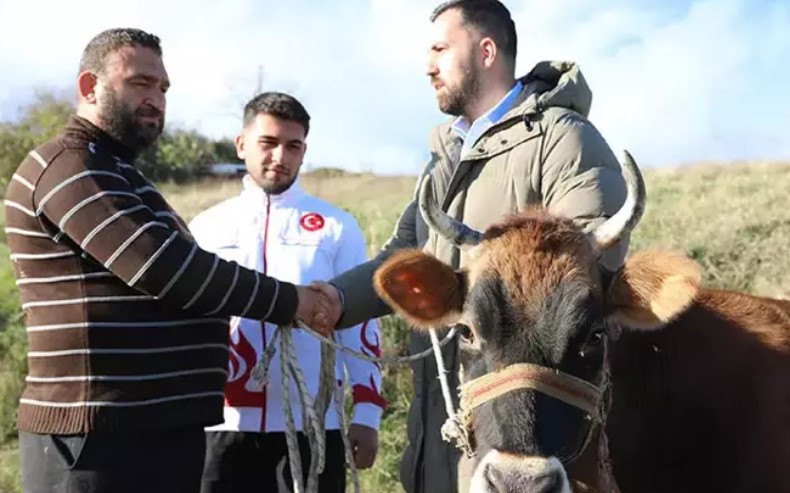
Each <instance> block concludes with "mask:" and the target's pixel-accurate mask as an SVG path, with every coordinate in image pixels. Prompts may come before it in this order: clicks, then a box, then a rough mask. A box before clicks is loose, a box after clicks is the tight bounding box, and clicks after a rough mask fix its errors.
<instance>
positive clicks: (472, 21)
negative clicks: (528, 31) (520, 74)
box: [431, 0, 518, 67]
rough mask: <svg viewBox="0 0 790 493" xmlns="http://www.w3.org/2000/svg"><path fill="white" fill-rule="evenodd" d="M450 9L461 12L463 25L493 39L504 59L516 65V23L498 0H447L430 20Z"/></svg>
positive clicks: (437, 8)
mask: <svg viewBox="0 0 790 493" xmlns="http://www.w3.org/2000/svg"><path fill="white" fill-rule="evenodd" d="M450 9H457V10H459V11H460V12H461V19H462V20H463V23H464V25H466V26H467V27H474V28H475V29H477V30H478V31H479V32H480V34H482V35H483V36H485V37H489V38H491V39H493V40H494V43H496V45H497V48H498V49H499V51H500V52H501V53H502V54H504V55H505V59H507V60H508V61H509V62H510V64H511V66H512V67H515V66H516V45H517V44H518V39H517V37H516V25H515V23H514V22H513V19H512V18H511V17H510V11H509V10H508V9H507V7H505V6H504V5H503V4H502V3H501V2H499V1H498V0H449V1H447V2H444V3H442V4H441V5H439V6H438V7H436V8H435V9H434V11H433V13H431V22H433V21H435V20H436V18H437V17H439V16H440V15H442V14H443V13H445V12H446V11H448V10H450Z"/></svg>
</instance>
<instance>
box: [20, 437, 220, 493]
mask: <svg viewBox="0 0 790 493" xmlns="http://www.w3.org/2000/svg"><path fill="white" fill-rule="evenodd" d="M205 449H206V438H205V432H204V431H203V429H202V428H190V429H184V430H177V431H157V432H145V433H142V432H134V433H92V434H89V435H39V434H34V433H26V432H19V455H20V462H21V466H22V491H23V492H24V493H132V492H134V493H159V492H161V493H176V492H178V493H198V492H199V491H200V476H201V473H202V471H203V461H204V459H205Z"/></svg>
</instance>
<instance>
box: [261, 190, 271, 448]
mask: <svg viewBox="0 0 790 493" xmlns="http://www.w3.org/2000/svg"><path fill="white" fill-rule="evenodd" d="M271 211H272V199H271V197H269V194H266V219H265V220H264V223H263V275H267V271H268V261H267V260H266V246H267V245H268V243H269V217H270V216H271ZM261 340H262V341H263V350H264V351H266V342H267V341H266V322H264V321H263V320H261ZM266 397H267V395H266V385H264V386H263V389H262V398H263V406H262V407H261V433H266V404H267V402H266Z"/></svg>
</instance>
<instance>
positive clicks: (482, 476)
mask: <svg viewBox="0 0 790 493" xmlns="http://www.w3.org/2000/svg"><path fill="white" fill-rule="evenodd" d="M469 491H470V493H516V492H519V493H570V492H571V488H570V483H569V482H568V475H567V474H566V473H565V469H564V468H563V467H562V463H561V462H560V461H559V460H557V459H556V458H554V457H549V458H543V457H528V456H522V455H513V454H508V453H504V452H499V451H497V450H492V451H490V452H488V453H487V454H486V455H485V457H483V460H481V461H480V463H479V464H478V465H477V468H476V469H475V473H474V476H472V483H471V485H470V489H469Z"/></svg>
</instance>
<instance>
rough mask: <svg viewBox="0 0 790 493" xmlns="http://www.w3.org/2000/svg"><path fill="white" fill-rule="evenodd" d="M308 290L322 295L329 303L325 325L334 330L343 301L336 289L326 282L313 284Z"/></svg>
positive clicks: (340, 313) (341, 311) (341, 310)
mask: <svg viewBox="0 0 790 493" xmlns="http://www.w3.org/2000/svg"><path fill="white" fill-rule="evenodd" d="M310 289H312V290H314V291H317V292H320V293H321V294H323V295H324V296H325V297H326V299H327V300H328V302H329V305H330V307H331V309H330V311H328V312H327V317H328V320H327V323H328V324H329V325H330V326H331V327H332V328H334V327H335V326H337V322H338V321H339V320H340V316H341V315H342V314H343V300H342V299H341V298H340V293H339V292H338V290H337V288H336V287H334V286H332V285H331V284H329V283H326V282H314V283H311V284H310Z"/></svg>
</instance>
